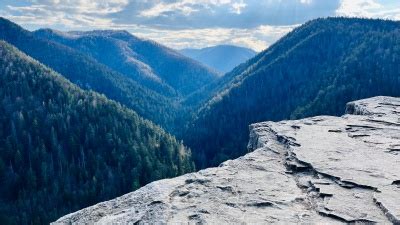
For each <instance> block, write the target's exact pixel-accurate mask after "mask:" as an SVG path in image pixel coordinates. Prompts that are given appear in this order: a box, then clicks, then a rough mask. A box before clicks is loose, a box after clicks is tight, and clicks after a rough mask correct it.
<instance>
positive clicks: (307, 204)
mask: <svg viewBox="0 0 400 225" xmlns="http://www.w3.org/2000/svg"><path fill="white" fill-rule="evenodd" d="M346 112H347V113H348V114H346V115H344V116H342V117H330V116H319V117H313V118H307V119H303V120H296V121H281V122H277V123H275V122H263V123H257V124H252V125H251V126H250V141H249V145H248V148H249V150H250V151H252V152H250V153H248V154H247V155H245V156H243V157H240V158H238V159H236V160H229V161H227V162H224V163H222V164H221V165H220V166H219V167H217V168H210V169H206V170H202V171H199V172H197V173H191V174H187V175H184V176H180V177H177V178H173V179H167V180H160V181H156V182H153V183H151V184H149V185H147V186H145V187H143V188H141V189H139V190H137V191H135V192H132V193H129V194H126V195H124V196H121V197H119V198H116V199H113V200H111V201H107V202H103V203H99V204H97V205H94V206H91V207H89V208H86V209H82V210H80V211H78V212H75V213H72V214H69V215H66V216H64V217H62V218H60V219H59V220H57V221H56V222H54V223H53V224H70V223H77V224H81V223H90V224H92V223H96V224H111V223H113V224H115V223H121V224H126V223H131V224H134V223H137V224H159V223H209V224H226V223H229V224H232V223H234V224H237V223H251V224H252V223H256V224H265V223H284V224H287V223H300V224H317V223H318V224H341V223H361V224H364V223H383V224H384V223H400V187H399V186H400V155H399V153H400V99H396V98H390V97H375V98H370V99H365V100H361V101H355V102H351V103H348V104H347V109H346Z"/></svg>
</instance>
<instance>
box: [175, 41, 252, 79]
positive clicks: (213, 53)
mask: <svg viewBox="0 0 400 225" xmlns="http://www.w3.org/2000/svg"><path fill="white" fill-rule="evenodd" d="M180 52H181V53H182V54H183V55H186V56H188V57H190V58H192V59H195V60H197V61H199V62H201V63H203V64H204V65H207V66H209V67H210V68H213V69H215V70H216V71H218V72H219V73H220V74H221V75H223V74H225V73H227V72H230V71H231V70H232V69H233V68H235V67H236V66H238V65H240V64H241V63H244V62H246V61H247V60H248V59H250V58H253V57H254V56H255V55H256V54H257V53H256V52H255V51H254V50H252V49H249V48H244V47H238V46H234V45H217V46H213V47H207V48H202V49H194V48H186V49H182V50H180Z"/></svg>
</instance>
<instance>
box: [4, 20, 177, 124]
mask: <svg viewBox="0 0 400 225" xmlns="http://www.w3.org/2000/svg"><path fill="white" fill-rule="evenodd" d="M0 39H2V40H5V41H7V42H9V43H10V44H13V45H14V46H16V47H17V48H18V49H20V50H21V51H23V52H24V53H26V54H27V55H29V56H31V57H33V58H35V59H36V60H38V61H40V62H41V63H43V64H45V65H46V66H49V67H50V68H52V69H54V70H55V71H57V72H59V73H61V74H62V75H63V76H65V77H66V78H67V79H68V80H70V81H71V82H73V83H75V84H77V85H79V86H80V87H81V88H84V89H90V90H94V91H96V92H99V93H102V94H105V95H106V96H107V97H108V98H110V99H113V100H116V101H118V102H120V103H122V104H124V105H126V106H128V107H129V108H131V109H133V110H135V111H136V112H138V113H139V114H140V115H141V116H143V117H145V118H147V119H150V120H152V121H154V122H156V123H157V124H160V125H162V126H163V127H168V128H170V127H173V126H174V120H175V117H176V113H177V111H178V110H179V105H178V104H177V102H176V101H177V100H175V99H172V98H167V97H165V96H163V95H161V94H159V93H156V92H154V91H152V90H150V89H148V88H146V87H144V86H142V85H141V84H139V83H138V82H136V81H134V80H132V79H130V78H128V77H127V76H125V75H123V74H121V73H118V72H115V71H113V70H111V69H110V68H109V67H107V66H105V65H103V64H101V63H99V62H97V61H96V60H95V59H93V58H92V57H89V56H87V55H85V54H82V53H80V52H79V51H77V50H74V49H72V48H70V47H67V46H65V45H62V44H60V43H55V42H52V41H49V40H45V39H42V38H37V37H35V36H34V35H33V34H32V33H31V32H29V31H27V30H24V29H23V28H21V27H20V26H18V25H16V24H14V23H12V22H10V21H8V20H6V19H3V18H0Z"/></svg>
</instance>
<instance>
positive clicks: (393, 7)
mask: <svg viewBox="0 0 400 225" xmlns="http://www.w3.org/2000/svg"><path fill="white" fill-rule="evenodd" d="M336 14H337V15H339V16H351V17H363V18H383V19H393V20H399V19H400V1H391V0H380V1H379V0H341V2H340V6H339V8H338V9H337V10H336Z"/></svg>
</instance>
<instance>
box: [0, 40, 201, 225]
mask: <svg viewBox="0 0 400 225" xmlns="http://www.w3.org/2000/svg"><path fill="white" fill-rule="evenodd" d="M0 74H1V76H0V101H1V102H2V103H1V104H0V183H1V185H0V223H1V224H47V223H48V222H49V221H51V220H54V219H55V218H57V217H59V216H61V215H64V214H66V213H69V212H71V211H74V210H77V209H80V208H82V207H85V206H88V205H91V204H94V203H96V202H99V201H103V200H107V199H110V198H113V197H116V196H118V195H121V194H123V193H126V192H129V191H132V190H134V189H137V188H139V187H140V186H142V185H145V184H146V183H148V182H150V181H153V180H157V179H161V178H165V177H173V176H176V175H179V174H182V173H185V172H189V171H191V170H192V169H193V166H192V163H191V161H190V152H189V151H188V150H187V149H186V148H185V147H184V146H183V145H182V143H181V142H178V141H177V140H176V139H175V138H174V137H173V136H171V135H169V134H167V133H166V132H165V131H163V130H162V129H161V128H159V127H158V126H155V125H154V124H152V123H151V122H149V121H147V120H144V119H142V118H141V117H139V116H138V115H137V114H136V113H135V112H133V111H131V110H130V109H127V108H126V107H123V106H121V105H120V104H118V103H116V102H114V101H110V100H108V99H107V98H105V97H104V96H103V95H99V94H97V93H95V92H91V91H90V92H89V91H83V90H82V89H80V88H79V87H77V86H75V85H73V84H72V83H70V82H69V81H67V80H66V79H65V78H63V77H62V76H61V75H59V74H56V73H55V72H53V71H52V70H51V69H49V68H47V67H44V66H43V65H42V64H39V63H38V62H37V61H35V60H33V59H31V58H30V57H28V56H26V55H24V54H23V53H21V52H19V51H18V50H17V49H15V48H14V47H12V46H10V45H9V44H7V43H5V42H3V41H0Z"/></svg>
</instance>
